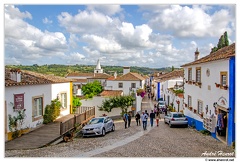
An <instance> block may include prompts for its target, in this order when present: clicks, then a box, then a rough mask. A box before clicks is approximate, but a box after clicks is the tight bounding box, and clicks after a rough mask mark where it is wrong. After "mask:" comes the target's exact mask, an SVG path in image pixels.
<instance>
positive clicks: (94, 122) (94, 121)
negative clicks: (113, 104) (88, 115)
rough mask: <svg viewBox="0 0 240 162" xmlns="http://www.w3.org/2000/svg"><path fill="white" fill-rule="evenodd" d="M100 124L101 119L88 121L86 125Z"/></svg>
mask: <svg viewBox="0 0 240 162" xmlns="http://www.w3.org/2000/svg"><path fill="white" fill-rule="evenodd" d="M102 122H103V118H93V119H92V120H90V121H89V123H88V124H97V123H102Z"/></svg>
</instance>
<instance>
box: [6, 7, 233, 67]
mask: <svg viewBox="0 0 240 162" xmlns="http://www.w3.org/2000/svg"><path fill="white" fill-rule="evenodd" d="M235 7H236V6H235V5H224V4H218V5H206V4H205V5H201V4H198V5H196V4H195V5H190V4H188V5H182V4H181V5H173V4H164V5H163V4H153V5H149V4H138V5H136V4H134V5H127V4H114V5H107V4H97V5H93V4H88V5H73V4H69V5H67V4H64V5H56V4H52V5H49V4H46V5H43V4H42V5H39V4H38V5H27V4H18V5H14V4H12V3H11V5H8V4H4V24H5V26H4V63H5V64H6V65H8V64H17V65H18V64H22V65H32V64H38V65H43V64H65V65H75V64H85V65H95V64H96V62H97V60H98V59H100V61H101V65H117V66H143V67H151V68H160V67H169V66H174V67H179V66H181V65H183V64H185V63H187V62H191V61H193V59H194V52H195V51H196V48H198V50H199V52H200V57H203V56H206V55H208V54H209V53H210V51H211V48H212V47H214V46H216V45H217V43H218V39H219V38H220V36H221V35H222V34H223V33H224V32H225V31H227V33H228V37H229V42H230V44H231V43H234V42H235V41H236V14H235V13H236V8H235Z"/></svg>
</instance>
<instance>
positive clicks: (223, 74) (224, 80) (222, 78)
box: [220, 72, 227, 86]
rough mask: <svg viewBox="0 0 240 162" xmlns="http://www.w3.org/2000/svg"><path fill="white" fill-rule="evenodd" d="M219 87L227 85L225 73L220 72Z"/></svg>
mask: <svg viewBox="0 0 240 162" xmlns="http://www.w3.org/2000/svg"><path fill="white" fill-rule="evenodd" d="M220 78H221V82H220V83H221V86H226V85H227V72H220Z"/></svg>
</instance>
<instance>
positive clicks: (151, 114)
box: [150, 110, 155, 127]
mask: <svg viewBox="0 0 240 162" xmlns="http://www.w3.org/2000/svg"><path fill="white" fill-rule="evenodd" d="M154 118H155V114H154V112H153V110H151V113H150V124H151V127H153V120H154Z"/></svg>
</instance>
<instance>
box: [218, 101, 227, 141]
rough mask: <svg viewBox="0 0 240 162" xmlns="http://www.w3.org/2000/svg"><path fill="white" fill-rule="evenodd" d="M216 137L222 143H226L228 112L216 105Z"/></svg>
mask: <svg viewBox="0 0 240 162" xmlns="http://www.w3.org/2000/svg"><path fill="white" fill-rule="evenodd" d="M217 112H218V115H217V130H216V135H217V138H218V139H219V140H220V141H222V142H223V143H227V134H228V125H227V123H228V122H227V121H228V113H227V109H226V108H224V107H221V106H218V107H217Z"/></svg>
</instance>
